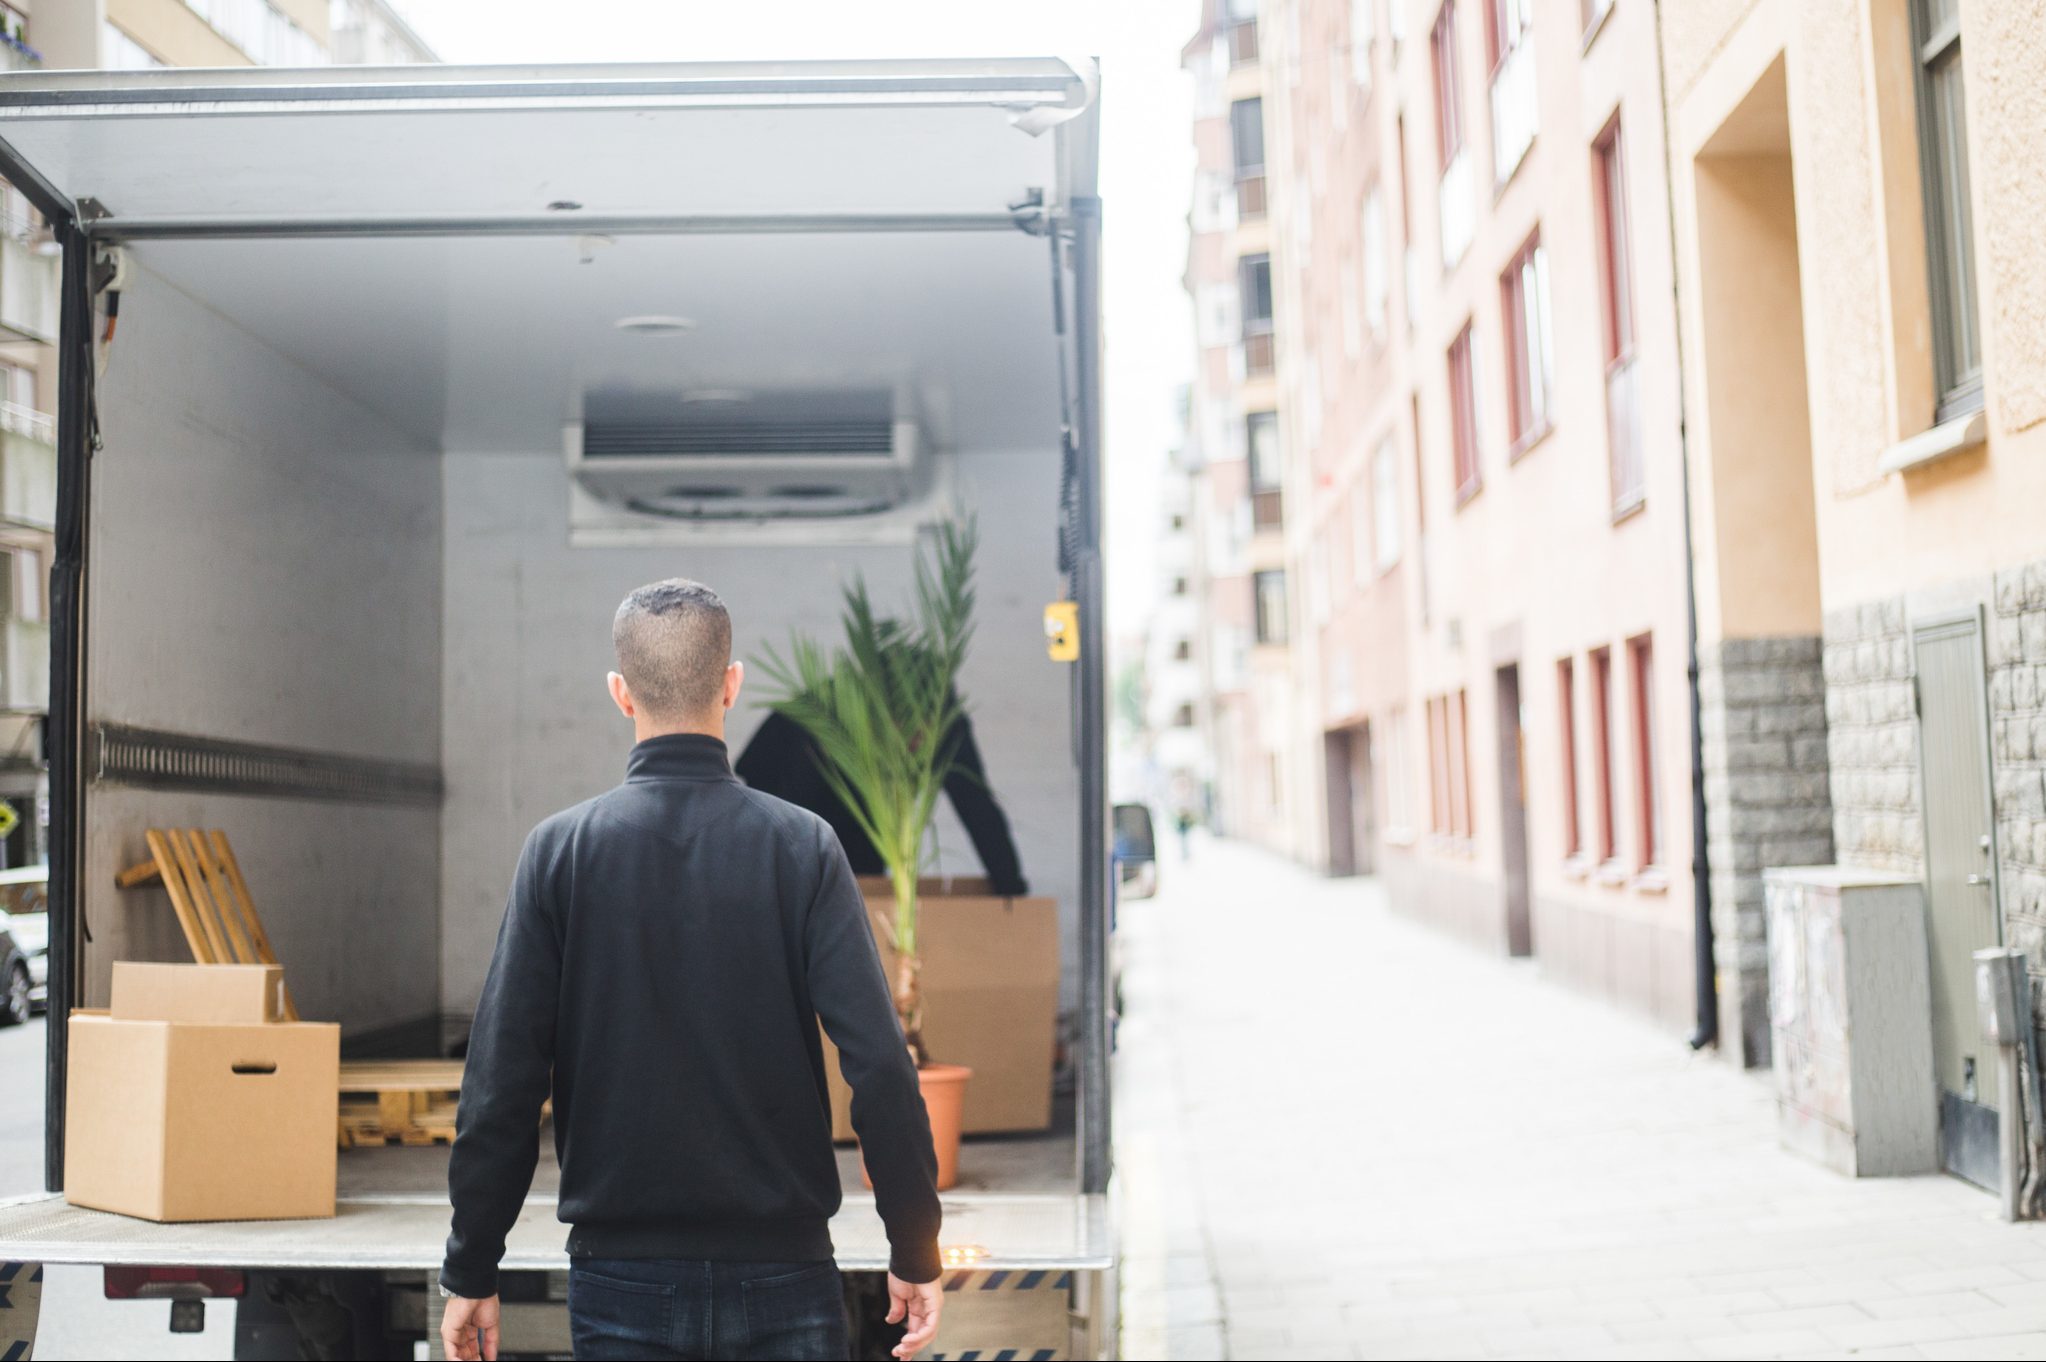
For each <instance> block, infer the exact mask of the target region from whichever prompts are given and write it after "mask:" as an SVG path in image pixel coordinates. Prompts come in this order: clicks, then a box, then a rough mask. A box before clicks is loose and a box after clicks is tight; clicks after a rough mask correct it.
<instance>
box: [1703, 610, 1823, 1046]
mask: <svg viewBox="0 0 2046 1362" xmlns="http://www.w3.org/2000/svg"><path fill="white" fill-rule="evenodd" d="M1826 693H1827V688H1826V678H1825V675H1824V673H1823V672H1822V670H1821V642H1820V640H1819V639H1818V638H1815V637H1809V636H1806V637H1792V638H1746V639H1722V640H1720V641H1719V642H1717V643H1701V644H1700V646H1699V650H1698V699H1699V709H1700V727H1701V731H1702V736H1703V739H1704V758H1705V760H1704V768H1705V769H1704V777H1705V831H1706V855H1707V857H1708V859H1709V860H1710V862H1711V876H1710V884H1711V889H1712V939H1713V955H1714V963H1715V967H1716V969H1717V972H1718V976H1719V1033H1720V1046H1721V1048H1722V1049H1723V1050H1725V1051H1726V1053H1727V1054H1728V1055H1729V1056H1731V1057H1733V1058H1734V1059H1735V1060H1737V1061H1738V1062H1739V1063H1740V1064H1742V1065H1743V1066H1744V1067H1748V1068H1760V1067H1764V1066H1766V1065H1767V1064H1768V1063H1769V991H1768V989H1769V943H1768V929H1767V923H1766V914H1765V909H1764V900H1763V889H1762V871H1763V870H1764V869H1766V868H1768V867H1770V866H1795V865H1825V864H1828V863H1830V862H1831V861H1832V860H1833V828H1834V815H1833V808H1832V804H1831V802H1830V797H1829V789H1828V779H1827V756H1828V753H1827V705H1826Z"/></svg>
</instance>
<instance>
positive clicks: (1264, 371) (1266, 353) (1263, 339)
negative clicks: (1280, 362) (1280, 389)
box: [1243, 331, 1276, 378]
mask: <svg viewBox="0 0 2046 1362" xmlns="http://www.w3.org/2000/svg"><path fill="white" fill-rule="evenodd" d="M1275 363H1276V357H1275V355H1274V352H1273V347H1272V333H1271V332H1269V331H1258V332H1253V333H1252V334H1250V335H1248V336H1245V337H1244V338H1243V376H1244V377H1245V378H1268V377H1270V375H1271V372H1272V369H1273V366H1274V365H1275Z"/></svg>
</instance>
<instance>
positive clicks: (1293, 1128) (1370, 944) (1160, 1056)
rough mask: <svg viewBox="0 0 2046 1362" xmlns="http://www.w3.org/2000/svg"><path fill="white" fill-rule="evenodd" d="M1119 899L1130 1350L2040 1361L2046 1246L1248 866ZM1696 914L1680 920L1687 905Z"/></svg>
mask: <svg viewBox="0 0 2046 1362" xmlns="http://www.w3.org/2000/svg"><path fill="white" fill-rule="evenodd" d="M1166 856H1167V859H1166V862H1165V864H1164V865H1163V866H1162V880H1163V884H1164V892H1163V893H1162V894H1161V895H1160V897H1159V898H1157V899H1155V900H1152V901H1150V902H1143V903H1133V904H1126V905H1124V906H1123V909H1122V913H1121V930H1120V932H1119V941H1120V946H1119V948H1120V951H1121V958H1122V964H1123V991H1124V1017H1123V1022H1122V1026H1121V1031H1120V1042H1119V1043H1120V1052H1119V1055H1118V1059H1117V1065H1118V1068H1117V1076H1116V1083H1117V1087H1116V1099H1117V1108H1116V1122H1117V1137H1116V1145H1117V1159H1118V1179H1119V1186H1120V1192H1121V1196H1122V1223H1123V1233H1124V1252H1125V1258H1124V1271H1123V1283H1122V1287H1123V1330H1124V1333H1123V1355H1124V1356H1125V1357H1127V1358H1165V1357H1206V1358H1221V1357H1228V1358H1275V1357H1317V1358H1319V1357H1480V1356H1483V1357H1493V1356H1497V1357H1506V1356H1513V1357H1526V1356H1570V1357H1598V1356H1606V1357H1807V1356H1842V1357H1845V1356H1853V1357H1860V1358H1873V1357H1939V1358H1960V1357H2046V1226H2042V1225H2024V1226H2011V1225H2006V1224H2004V1223H2002V1222H2001V1221H2000V1220H1998V1219H1997V1218H1996V1203H1995V1201H1994V1199H1993V1198H1991V1197H1990V1196H1988V1195H1985V1194H1983V1193H1981V1192H1978V1191H1975V1190H1973V1189H1971V1188H1968V1187H1966V1186H1964V1185H1962V1184H1961V1183H1959V1182H1956V1181H1954V1180H1952V1179H1948V1178H1944V1177H1925V1178H1910V1179H1869V1180H1862V1181H1854V1180H1850V1179H1847V1178H1843V1177H1841V1176H1839V1175H1837V1174H1835V1173H1832V1172H1830V1171H1828V1170H1826V1169H1824V1168H1821V1167H1818V1166H1817V1165H1814V1164H1810V1163H1807V1162H1805V1161H1803V1160H1801V1159H1798V1158H1795V1157H1793V1156H1791V1155H1789V1154H1786V1153H1784V1152H1782V1151H1781V1150H1780V1149H1779V1148H1778V1147H1777V1143H1776V1137H1775V1130H1774V1112H1773V1108H1772V1105H1771V1096H1770V1088H1769V1085H1768V1082H1767V1079H1766V1075H1765V1076H1762V1077H1760V1078H1757V1077H1754V1076H1748V1075H1743V1074H1740V1073H1737V1072H1735V1071H1734V1070H1732V1069H1731V1068H1730V1067H1729V1066H1727V1065H1726V1064H1724V1063H1723V1062H1722V1061H1720V1060H1718V1059H1717V1058H1715V1057H1712V1056H1709V1055H1703V1056H1694V1055H1692V1054H1690V1053H1689V1052H1688V1051H1687V1050H1686V1049H1685V1047H1684V1045H1683V1042H1682V1041H1681V1039H1678V1038H1674V1037H1671V1036H1668V1035H1665V1034H1663V1033H1661V1032H1659V1031H1657V1030H1655V1029H1653V1028H1652V1027H1650V1026H1648V1025H1647V1024H1646V1023H1643V1022H1639V1021H1636V1020H1635V1019H1633V1018H1632V1017H1630V1016H1628V1015H1626V1014H1624V1013H1621V1012H1618V1011H1615V1010H1613V1009H1612V1008H1611V1007H1609V1006H1607V1005H1606V1004H1603V1003H1600V1002H1596V1001H1592V1000H1590V999H1586V998H1582V997H1579V996H1577V995H1575V994H1572V993H1570V992H1568V991H1566V990H1564V989H1562V988H1561V987H1559V986H1556V985H1552V984H1549V983H1545V982H1544V981H1543V980H1542V979H1541V977H1540V975H1539V973H1538V972H1537V967H1536V966H1535V965H1533V964H1531V963H1529V962H1525V961H1508V960H1504V959H1497V958H1491V957H1487V956H1485V955H1482V954H1479V953H1477V952H1475V951H1473V950H1471V949H1469V948H1467V947H1465V946H1463V945H1461V944H1459V943H1457V942H1455V941H1452V940H1450V939H1448V938H1446V937H1443V936H1439V935H1437V934H1435V933H1433V932H1431V931H1429V930H1428V929H1427V928H1425V927H1423V926H1421V925H1419V924H1416V923H1413V922H1411V921H1408V920H1405V919H1402V918H1398V917H1395V916H1393V915H1392V914H1391V913H1390V912H1389V911H1388V910H1387V908H1386V905H1385V902H1384V897H1383V894H1382V892H1381V891H1380V890H1379V888H1378V886H1377V885H1376V883H1375V882H1372V881H1365V880H1324V879H1320V878H1317V877H1315V876H1312V875H1310V874H1308V873H1307V872H1305V871H1303V870H1301V869H1299V868H1297V867H1295V866H1292V865H1290V864H1288V863H1286V862H1284V861H1281V860H1278V859H1276V858H1273V857H1269V856H1267V855H1265V854H1263V853H1261V852H1256V851H1253V850H1249V849H1246V848H1244V847H1240V846H1236V845H1232V844H1230V843H1218V842H1202V843H1200V844H1198V845H1197V847H1196V851H1195V859H1194V861H1193V862H1192V863H1191V864H1182V863H1180V862H1179V861H1177V859H1176V856H1175V853H1174V852H1172V851H1171V850H1168V851H1167V853H1166ZM1673 910H1674V908H1673Z"/></svg>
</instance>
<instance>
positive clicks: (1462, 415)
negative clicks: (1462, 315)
mask: <svg viewBox="0 0 2046 1362" xmlns="http://www.w3.org/2000/svg"><path fill="white" fill-rule="evenodd" d="M1449 432H1450V440H1451V442H1452V445H1453V447H1454V449H1455V452H1456V500H1457V504H1458V505H1462V504H1463V503H1464V502H1466V501H1469V500H1470V499H1471V498H1472V497H1474V496H1476V495H1477V494H1478V488H1479V486H1480V485H1481V484H1482V482H1483V479H1482V478H1481V477H1480V475H1479V472H1478V392H1477V380H1476V377H1475V376H1474V375H1473V374H1472V372H1471V324H1470V323H1469V322H1465V323H1464V324H1463V330H1461V331H1459V332H1457V333H1456V340H1455V341H1454V342H1453V343H1452V344H1451V345H1450V347H1449Z"/></svg>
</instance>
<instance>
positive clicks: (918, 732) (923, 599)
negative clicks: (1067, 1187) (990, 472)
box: [761, 520, 979, 1187]
mask: <svg viewBox="0 0 2046 1362" xmlns="http://www.w3.org/2000/svg"><path fill="white" fill-rule="evenodd" d="M978 540H979V536H978V532H977V530H976V528H975V526H974V524H973V522H972V521H970V520H969V521H967V522H965V523H963V524H962V523H957V522H951V521H947V522H945V523H943V524H941V525H940V526H939V527H938V531H937V534H936V536H935V538H934V539H933V540H932V541H931V544H930V546H929V551H928V552H926V551H924V550H923V549H921V548H920V549H919V551H918V553H917V556H916V582H915V599H914V601H913V602H912V607H913V608H912V612H911V614H910V616H909V617H908V618H906V619H892V618H885V617H883V616H881V615H879V614H877V613H876V612H875V609H874V604H873V600H872V597H871V596H870V595H869V593H868V591H867V583H866V579H865V578H864V577H863V576H859V575H855V577H854V578H853V580H852V582H851V583H850V584H849V585H847V586H846V587H845V589H844V615H843V622H844V626H845V642H844V646H843V647H840V648H835V649H826V648H825V647H824V646H822V645H821V644H819V643H818V642H816V640H814V639H811V638H807V637H805V636H803V635H801V634H796V635H792V636H791V637H790V639H789V649H788V653H787V655H786V656H783V655H781V654H779V653H777V652H775V651H773V650H772V649H770V650H769V651H768V653H767V654H766V656H765V657H764V658H763V659H762V661H761V670H762V671H763V672H765V673H766V675H767V677H768V679H769V681H771V682H772V683H773V684H774V685H775V686H776V687H777V688H778V689H779V691H780V694H778V695H776V696H774V697H772V698H770V699H769V700H768V702H767V703H768V706H769V708H771V709H774V710H776V711H778V712H779V713H781V714H783V715H786V716H787V717H788V718H789V719H791V720H793V721H794V722H795V723H796V724H797V725H798V726H799V727H801V728H802V729H803V730H804V731H805V732H807V733H808V734H809V735H810V737H811V738H812V739H813V740H814V741H815V742H816V744H817V747H818V750H819V752H820V753H821V754H822V762H821V772H822V775H823V777H824V779H825V781H826V783H827V784H828V785H829V786H830V787H831V790H832V792H833V793H834V794H835V795H837V796H838V798H839V799H840V800H841V801H843V802H844V804H845V806H846V807H847V808H848V809H849V810H851V812H852V815H853V817H854V819H855V820H857V822H858V824H859V827H860V830H861V831H862V832H864V833H865V834H866V835H867V838H868V839H869V840H870V841H872V842H873V844H874V848H875V850H876V851H877V852H878V853H879V854H880V857H881V862H882V865H883V867H884V868H885V869H886V871H887V874H888V881H889V884H890V886H891V887H892V889H893V891H894V898H895V901H894V912H893V914H892V915H891V916H890V917H888V918H885V919H877V922H876V926H877V929H878V931H879V934H880V935H881V937H882V940H883V941H885V942H886V943H887V944H888V946H889V948H890V950H891V951H892V953H893V955H894V957H895V972H894V977H893V978H892V979H891V980H890V981H889V988H890V991H891V993H892V994H893V996H894V1000H895V1013H896V1016H897V1018H898V1019H899V1020H900V1021H901V1023H902V1035H903V1040H904V1042H905V1043H906V1044H907V1045H908V1046H909V1052H910V1055H911V1056H912V1058H914V1059H915V1061H916V1066H917V1077H918V1080H919V1082H920V1084H921V1086H922V1088H923V1094H924V1105H925V1107H926V1108H927V1109H928V1110H929V1112H930V1117H931V1135H932V1138H933V1140H934V1141H935V1142H936V1144H937V1152H938V1185H939V1186H940V1187H949V1186H950V1185H952V1182H953V1180H954V1179H955V1178H956V1177H957V1175H958V1160H959V1131H960V1120H961V1113H962V1109H963V1107H964V1103H965V1096H966V1091H965V1090H966V1080H967V1079H968V1078H970V1077H972V1073H973V1071H972V1070H971V1069H967V1068H965V1067H963V1066H961V1065H957V1064H936V1063H933V1062H932V1060H931V1057H930V1054H929V1052H928V1051H927V1050H926V1049H925V1047H924V1036H923V987H922V969H923V959H922V955H921V953H920V951H919V945H918V930H917V928H918V912H919V909H920V906H921V903H920V898H919V890H918V882H917V881H918V875H919V874H920V872H921V871H922V869H923V866H924V862H925V847H926V844H927V841H928V837H929V832H930V825H931V819H932V816H933V815H934V814H935V812H936V810H937V806H938V799H939V796H940V795H941V794H942V793H943V791H944V788H945V779H946V777H947V776H949V775H951V774H952V771H953V769H954V761H955V754H956V751H957V747H958V733H959V720H960V718H961V717H962V715H963V714H964V712H965V711H964V708H963V706H962V705H961V703H960V700H959V690H958V685H957V682H958V677H959V668H960V665H961V663H962V662H964V660H965V657H966V648H967V644H968V643H969V642H970V641H971V639H972V637H973V601H974V585H973V556H974V550H975V548H976V546H977V544H978Z"/></svg>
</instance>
